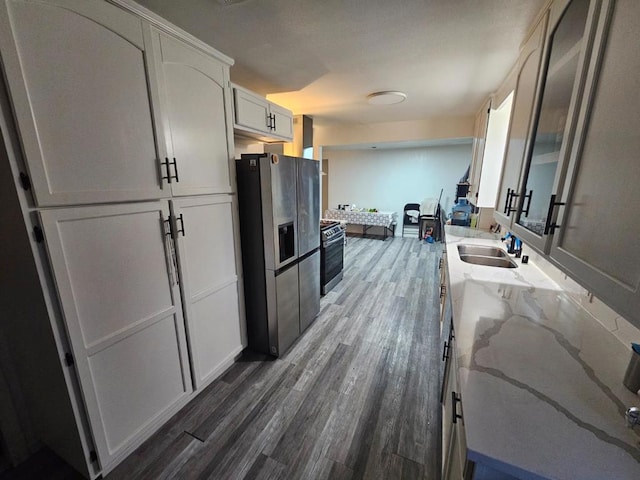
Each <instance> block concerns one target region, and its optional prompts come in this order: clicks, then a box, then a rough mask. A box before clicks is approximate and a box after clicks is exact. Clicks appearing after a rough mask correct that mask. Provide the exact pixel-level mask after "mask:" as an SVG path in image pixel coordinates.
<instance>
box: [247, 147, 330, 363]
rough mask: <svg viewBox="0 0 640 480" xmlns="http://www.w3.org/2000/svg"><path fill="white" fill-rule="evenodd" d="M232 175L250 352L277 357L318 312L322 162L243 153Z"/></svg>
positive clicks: (270, 154) (283, 156)
mask: <svg viewBox="0 0 640 480" xmlns="http://www.w3.org/2000/svg"><path fill="white" fill-rule="evenodd" d="M236 173H237V180H238V207H239V211H240V238H241V242H242V266H243V274H244V296H245V309H246V317H247V336H248V340H249V347H250V348H251V349H252V350H255V351H258V352H263V353H269V354H271V355H275V356H279V355H282V354H283V353H284V352H285V351H286V350H287V349H288V348H289V347H290V346H291V344H292V343H293V342H294V341H295V340H296V339H297V338H298V337H299V336H300V334H301V333H302V332H303V331H304V330H305V329H306V328H307V327H308V326H309V325H310V324H311V323H312V322H313V319H314V318H315V317H316V316H317V314H318V312H319V311H320V252H319V247H320V168H319V162H317V161H315V160H308V159H304V158H296V157H289V156H285V155H277V154H272V153H269V154H267V153H264V154H244V155H242V156H241V158H240V159H239V160H236Z"/></svg>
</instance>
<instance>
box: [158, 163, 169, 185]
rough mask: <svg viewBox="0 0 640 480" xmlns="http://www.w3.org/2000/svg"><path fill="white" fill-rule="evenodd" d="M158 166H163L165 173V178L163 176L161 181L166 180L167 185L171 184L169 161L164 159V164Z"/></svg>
mask: <svg viewBox="0 0 640 480" xmlns="http://www.w3.org/2000/svg"><path fill="white" fill-rule="evenodd" d="M160 165H162V166H164V171H165V173H166V176H163V177H162V179H163V180H166V181H167V183H171V170H170V168H169V159H168V158H167V157H165V158H164V162H160Z"/></svg>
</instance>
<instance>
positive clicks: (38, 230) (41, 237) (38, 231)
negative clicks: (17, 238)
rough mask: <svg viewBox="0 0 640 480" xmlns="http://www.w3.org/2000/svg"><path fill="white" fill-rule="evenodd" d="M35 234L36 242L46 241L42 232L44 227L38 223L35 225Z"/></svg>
mask: <svg viewBox="0 0 640 480" xmlns="http://www.w3.org/2000/svg"><path fill="white" fill-rule="evenodd" d="M33 235H34V236H35V238H36V242H38V243H42V242H43V241H44V233H43V232H42V229H41V228H40V227H39V226H38V225H36V226H35V227H33Z"/></svg>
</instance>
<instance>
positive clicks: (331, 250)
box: [320, 235, 344, 285]
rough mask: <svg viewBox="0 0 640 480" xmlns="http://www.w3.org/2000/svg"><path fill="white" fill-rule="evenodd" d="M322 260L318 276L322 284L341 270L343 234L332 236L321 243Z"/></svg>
mask: <svg viewBox="0 0 640 480" xmlns="http://www.w3.org/2000/svg"><path fill="white" fill-rule="evenodd" d="M321 251H322V261H321V264H320V277H321V279H322V285H326V284H327V283H329V282H330V281H331V280H332V279H333V278H335V277H336V276H337V275H339V274H340V272H342V268H343V266H344V236H343V235H340V236H339V237H338V238H332V239H331V240H329V241H328V242H326V243H323V244H322V250H321Z"/></svg>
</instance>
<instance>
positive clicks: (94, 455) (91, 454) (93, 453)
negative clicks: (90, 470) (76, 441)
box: [89, 450, 98, 463]
mask: <svg viewBox="0 0 640 480" xmlns="http://www.w3.org/2000/svg"><path fill="white" fill-rule="evenodd" d="M89 461H90V462H91V463H94V462H97V461H98V454H97V453H96V451H95V450H91V451H90V452H89Z"/></svg>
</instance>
